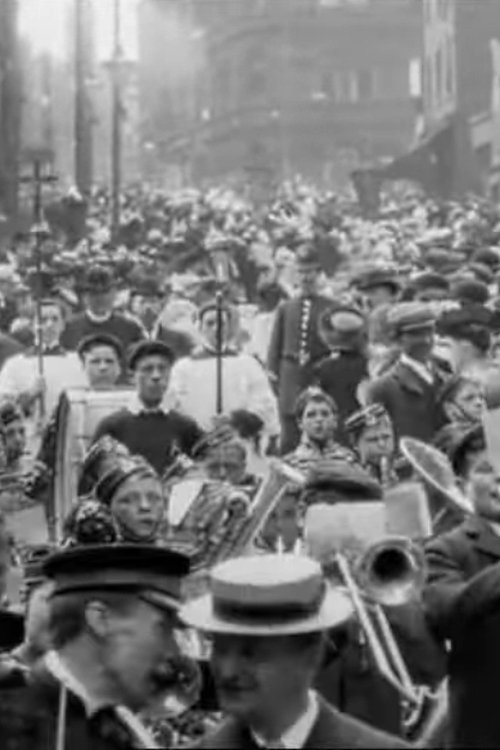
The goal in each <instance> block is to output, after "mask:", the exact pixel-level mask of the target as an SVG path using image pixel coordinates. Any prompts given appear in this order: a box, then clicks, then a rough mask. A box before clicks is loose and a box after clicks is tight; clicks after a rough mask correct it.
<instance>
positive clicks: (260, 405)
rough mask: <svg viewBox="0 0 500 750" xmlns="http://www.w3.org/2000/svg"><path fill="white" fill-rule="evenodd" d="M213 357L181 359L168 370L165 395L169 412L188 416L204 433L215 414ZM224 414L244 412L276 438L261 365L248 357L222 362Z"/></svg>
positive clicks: (274, 406) (272, 401) (272, 400)
mask: <svg viewBox="0 0 500 750" xmlns="http://www.w3.org/2000/svg"><path fill="white" fill-rule="evenodd" d="M216 384H217V358H216V357H215V355H214V356H210V355H209V356H207V357H203V358H195V357H185V358H183V359H180V360H178V362H176V363H175V365H174V366H173V368H172V372H171V375H170V384H169V389H168V393H167V399H168V404H169V406H170V407H171V408H172V409H176V410H177V411H180V412H181V413H183V414H185V415H187V416H188V417H191V418H192V419H194V420H195V422H198V424H199V425H200V427H201V428H202V429H204V430H210V429H211V428H212V420H213V418H214V417H215V416H216V414H217V408H216V407H217V404H216V391H217V386H216ZM222 402H223V410H224V414H230V413H231V412H232V411H235V410H237V409H245V410H247V411H250V412H252V413H253V414H256V415H257V416H259V417H260V418H261V419H262V421H263V422H264V432H266V433H267V434H268V435H279V432H280V421H279V414H278V403H277V400H276V397H275V395H274V393H273V391H272V388H271V385H270V383H269V379H268V377H267V374H266V372H265V370H264V368H263V367H262V365H260V364H259V362H257V360H256V359H254V357H251V356H250V355H248V354H236V355H234V356H228V357H224V358H223V360H222Z"/></svg>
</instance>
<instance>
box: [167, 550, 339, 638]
mask: <svg viewBox="0 0 500 750" xmlns="http://www.w3.org/2000/svg"><path fill="white" fill-rule="evenodd" d="M209 586H210V593H209V594H208V595H205V596H202V597H199V598H197V599H194V600H193V601H192V602H189V603H188V604H186V605H184V607H182V609H181V611H180V617H181V619H182V620H183V621H184V622H185V623H186V624H187V625H189V626H191V627H194V628H197V629H198V630H201V631H205V632H208V633H219V634H227V635H245V636H256V637H266V636H268V637H273V636H274V637H276V636H290V635H300V634H306V633H314V632H321V631H324V630H329V629H331V628H334V627H336V626H338V625H340V624H342V623H344V622H345V621H346V620H348V619H349V618H350V617H351V615H352V612H353V608H352V604H351V602H350V600H349V598H348V597H347V596H346V595H345V594H344V593H342V592H341V591H339V590H337V589H334V588H333V587H331V586H329V585H328V584H327V583H326V581H325V579H324V577H323V574H322V571H321V567H320V566H319V565H318V563H316V562H314V561H313V560H311V559H309V558H307V557H304V556H298V555H289V554H286V555H260V556H256V557H242V558H238V559H233V560H227V561H226V562H223V563H221V564H220V565H217V566H216V567H215V568H214V569H213V570H212V571H211V575H210V584H209Z"/></svg>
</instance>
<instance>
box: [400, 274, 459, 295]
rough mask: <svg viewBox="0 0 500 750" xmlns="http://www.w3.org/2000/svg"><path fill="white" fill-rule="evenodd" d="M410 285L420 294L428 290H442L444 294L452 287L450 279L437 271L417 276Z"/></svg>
mask: <svg viewBox="0 0 500 750" xmlns="http://www.w3.org/2000/svg"><path fill="white" fill-rule="evenodd" d="M410 285H411V287H412V288H413V289H415V290H416V291H418V292H423V291H425V290H427V289H440V290H442V291H443V292H447V291H448V289H449V287H450V283H449V281H448V279H447V278H445V277H444V276H443V275H442V274H440V273H436V272H435V271H424V272H423V273H420V274H418V276H415V277H414V278H413V279H412V280H411V282H410Z"/></svg>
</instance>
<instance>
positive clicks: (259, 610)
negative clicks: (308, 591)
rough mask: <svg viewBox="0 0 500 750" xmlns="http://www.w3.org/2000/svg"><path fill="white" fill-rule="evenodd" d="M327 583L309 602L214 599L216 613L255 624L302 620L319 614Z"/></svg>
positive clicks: (233, 619)
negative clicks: (244, 601) (248, 602)
mask: <svg viewBox="0 0 500 750" xmlns="http://www.w3.org/2000/svg"><path fill="white" fill-rule="evenodd" d="M325 593H326V584H325V583H324V582H322V586H321V588H320V590H319V592H318V595H317V596H316V597H315V598H314V599H312V600H311V601H309V602H304V603H293V602H284V603H282V604H279V603H278V604H277V603H273V602H271V603H269V604H243V603H238V602H229V601H227V600H226V601H224V600H220V599H214V603H213V609H214V614H215V615H216V616H217V617H220V618H221V619H222V620H226V621H230V622H234V623H235V624H236V623H238V622H241V621H245V622H253V623H255V624H258V623H264V624H266V625H284V624H286V623H289V622H295V621H296V620H302V619H304V618H305V617H311V616H313V615H316V614H318V612H319V610H320V607H321V604H322V603H323V600H324V598H325Z"/></svg>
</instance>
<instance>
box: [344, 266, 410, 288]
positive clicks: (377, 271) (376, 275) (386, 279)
mask: <svg viewBox="0 0 500 750" xmlns="http://www.w3.org/2000/svg"><path fill="white" fill-rule="evenodd" d="M354 284H355V286H357V288H358V289H360V290H361V291H363V292H364V291H368V290H369V289H374V288H376V287H378V286H388V287H390V288H391V289H393V290H394V292H397V291H398V290H399V288H400V286H401V285H400V282H399V280H398V278H397V276H396V273H395V271H393V270H392V269H390V268H371V269H369V270H368V271H365V272H364V273H362V274H361V275H360V276H358V277H357V278H356V279H355V281H354Z"/></svg>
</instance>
